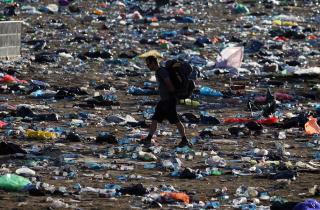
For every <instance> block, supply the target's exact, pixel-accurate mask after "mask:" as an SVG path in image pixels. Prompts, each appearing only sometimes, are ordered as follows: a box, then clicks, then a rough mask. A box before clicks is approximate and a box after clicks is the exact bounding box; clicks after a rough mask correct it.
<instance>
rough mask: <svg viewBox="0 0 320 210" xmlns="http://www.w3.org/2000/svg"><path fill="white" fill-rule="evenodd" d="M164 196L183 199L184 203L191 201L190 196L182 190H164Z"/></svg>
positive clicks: (178, 199) (177, 199)
mask: <svg viewBox="0 0 320 210" xmlns="http://www.w3.org/2000/svg"><path fill="white" fill-rule="evenodd" d="M160 194H161V195H162V196H165V197H168V198H170V199H173V200H176V201H182V202H184V203H190V197H189V196H188V195H187V194H185V193H182V192H162V193H160Z"/></svg>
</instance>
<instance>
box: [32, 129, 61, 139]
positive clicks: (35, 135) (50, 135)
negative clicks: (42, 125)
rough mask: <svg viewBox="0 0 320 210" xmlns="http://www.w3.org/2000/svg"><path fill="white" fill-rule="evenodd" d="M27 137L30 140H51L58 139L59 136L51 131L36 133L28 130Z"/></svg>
mask: <svg viewBox="0 0 320 210" xmlns="http://www.w3.org/2000/svg"><path fill="white" fill-rule="evenodd" d="M26 136H27V138H29V139H35V140H51V139H55V138H57V135H56V134H55V133H53V132H49V131H35V130H31V129H30V130H27V132H26Z"/></svg>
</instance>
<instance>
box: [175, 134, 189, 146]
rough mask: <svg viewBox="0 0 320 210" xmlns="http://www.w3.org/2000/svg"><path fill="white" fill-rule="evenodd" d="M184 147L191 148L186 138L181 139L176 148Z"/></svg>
mask: <svg viewBox="0 0 320 210" xmlns="http://www.w3.org/2000/svg"><path fill="white" fill-rule="evenodd" d="M185 146H188V147H190V148H191V147H192V143H191V142H190V141H189V140H188V139H187V137H185V136H184V137H182V140H181V142H180V143H179V144H178V145H177V147H180V148H181V147H185Z"/></svg>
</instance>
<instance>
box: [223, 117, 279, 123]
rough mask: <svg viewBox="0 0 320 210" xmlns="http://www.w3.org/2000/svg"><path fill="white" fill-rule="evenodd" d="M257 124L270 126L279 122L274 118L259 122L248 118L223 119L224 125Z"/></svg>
mask: <svg viewBox="0 0 320 210" xmlns="http://www.w3.org/2000/svg"><path fill="white" fill-rule="evenodd" d="M253 121H254V122H257V123H260V124H263V125H272V124H275V123H278V122H279V119H278V118H277V117H275V116H273V117H269V118H265V119H260V120H253V119H250V118H225V119H224V123H247V122H253Z"/></svg>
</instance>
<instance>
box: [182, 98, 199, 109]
mask: <svg viewBox="0 0 320 210" xmlns="http://www.w3.org/2000/svg"><path fill="white" fill-rule="evenodd" d="M179 103H180V104H184V105H188V106H192V107H198V106H200V102H199V101H195V100H191V99H190V98H187V99H181V100H180V101H179Z"/></svg>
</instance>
